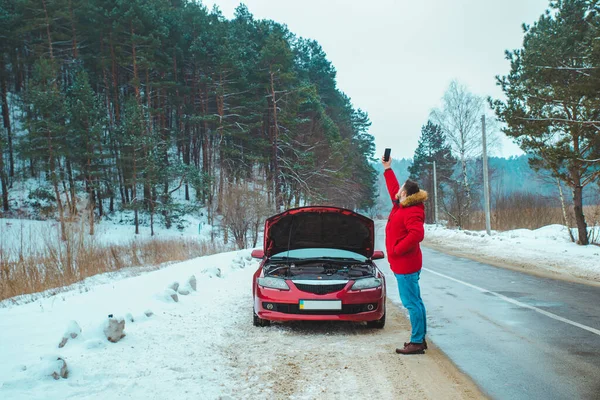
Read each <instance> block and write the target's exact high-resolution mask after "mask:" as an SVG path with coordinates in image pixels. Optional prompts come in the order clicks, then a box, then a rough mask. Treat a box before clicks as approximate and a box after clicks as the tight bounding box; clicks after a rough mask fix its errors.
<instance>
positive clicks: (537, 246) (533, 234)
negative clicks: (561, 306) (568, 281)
mask: <svg viewBox="0 0 600 400" xmlns="http://www.w3.org/2000/svg"><path fill="white" fill-rule="evenodd" d="M595 229H596V230H600V227H597V228H595ZM595 237H598V234H597V233H596V236H595ZM427 243H430V244H433V245H439V246H442V247H445V248H448V249H450V250H455V251H458V252H461V253H466V254H469V255H473V256H483V257H488V258H492V259H495V260H497V261H500V262H506V263H508V264H512V265H517V266H525V267H528V266H533V267H535V268H540V269H545V270H549V271H553V272H558V273H561V274H567V275H572V276H574V277H578V278H584V279H592V280H597V281H600V247H598V246H596V245H589V246H579V245H577V244H575V243H572V242H571V241H570V239H569V233H568V231H567V228H566V227H564V226H562V225H550V226H545V227H542V228H539V229H535V230H529V229H517V230H512V231H505V232H496V231H492V235H491V236H488V235H486V233H485V231H464V230H463V231H460V230H456V229H447V228H444V227H441V226H435V225H426V227H425V244H427Z"/></svg>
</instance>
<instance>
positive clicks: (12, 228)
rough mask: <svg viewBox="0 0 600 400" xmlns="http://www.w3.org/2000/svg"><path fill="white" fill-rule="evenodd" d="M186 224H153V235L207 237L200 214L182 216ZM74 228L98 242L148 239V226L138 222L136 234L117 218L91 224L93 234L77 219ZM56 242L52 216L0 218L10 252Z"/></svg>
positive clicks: (1, 242) (3, 244) (3, 245)
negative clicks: (176, 226)
mask: <svg viewBox="0 0 600 400" xmlns="http://www.w3.org/2000/svg"><path fill="white" fill-rule="evenodd" d="M186 221H187V223H186V227H185V228H184V229H181V230H180V229H177V228H175V227H172V228H171V229H166V228H165V227H163V226H161V225H159V224H156V225H155V227H154V238H156V239H177V238H194V239H199V240H207V239H209V238H210V233H211V229H212V227H211V226H210V225H208V224H207V223H206V221H205V220H204V219H203V218H202V217H193V216H186ZM73 225H74V226H73V228H74V229H75V230H76V231H77V232H82V233H83V234H84V235H83V236H84V240H88V241H91V240H93V241H94V242H95V243H96V244H99V245H119V244H127V243H129V242H131V240H148V239H150V238H152V236H150V227H149V226H140V233H139V235H136V234H135V227H134V226H133V225H126V224H121V223H119V222H118V221H114V222H113V221H106V220H103V221H102V222H100V223H97V224H96V225H95V227H94V229H95V234H94V236H93V237H90V236H89V235H88V234H87V232H88V227H87V226H86V225H81V224H80V223H75V224H73ZM59 243H60V224H59V223H58V222H57V221H54V220H47V221H35V220H28V219H11V218H0V249H1V250H4V251H5V252H8V253H13V254H20V253H23V254H30V253H32V252H35V251H42V250H44V249H46V248H47V247H49V246H52V247H55V246H56V245H58V244H59Z"/></svg>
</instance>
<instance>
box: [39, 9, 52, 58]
mask: <svg viewBox="0 0 600 400" xmlns="http://www.w3.org/2000/svg"><path fill="white" fill-rule="evenodd" d="M42 6H43V7H44V15H45V16H46V35H47V38H48V48H49V50H50V59H51V60H54V53H53V51H52V37H51V36H50V18H49V17H48V8H47V7H46V0H42Z"/></svg>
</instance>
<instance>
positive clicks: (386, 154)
mask: <svg viewBox="0 0 600 400" xmlns="http://www.w3.org/2000/svg"><path fill="white" fill-rule="evenodd" d="M391 152H392V149H385V151H384V152H383V161H385V162H388V161H389V160H390V153H391Z"/></svg>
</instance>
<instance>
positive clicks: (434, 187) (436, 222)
mask: <svg viewBox="0 0 600 400" xmlns="http://www.w3.org/2000/svg"><path fill="white" fill-rule="evenodd" d="M437 199H438V196H437V171H436V167H435V160H434V161H433V207H434V208H433V218H434V220H435V224H436V225H437V224H438V200H437Z"/></svg>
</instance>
